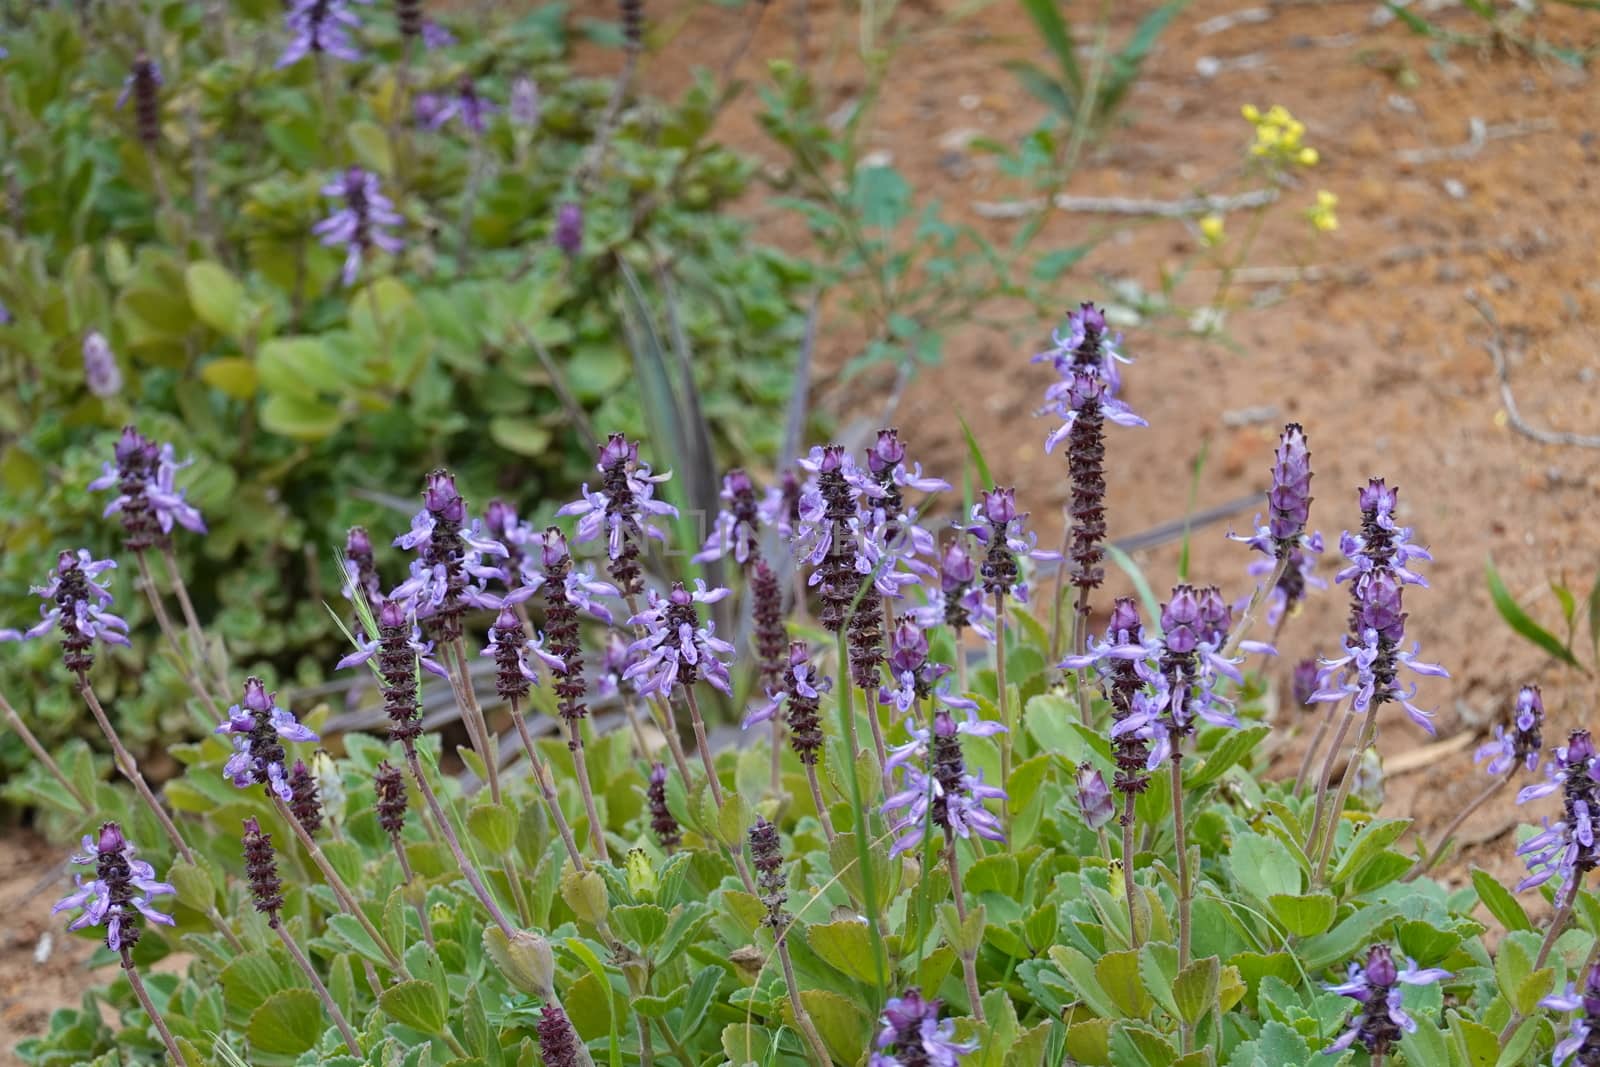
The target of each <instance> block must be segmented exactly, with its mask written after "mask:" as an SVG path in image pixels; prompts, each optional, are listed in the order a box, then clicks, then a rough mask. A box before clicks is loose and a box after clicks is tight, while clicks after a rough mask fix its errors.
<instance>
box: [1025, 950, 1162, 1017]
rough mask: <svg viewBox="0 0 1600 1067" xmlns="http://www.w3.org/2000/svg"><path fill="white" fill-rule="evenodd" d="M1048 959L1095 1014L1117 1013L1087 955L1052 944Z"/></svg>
mask: <svg viewBox="0 0 1600 1067" xmlns="http://www.w3.org/2000/svg"><path fill="white" fill-rule="evenodd" d="M1147 947H1148V946H1147ZM1050 961H1051V962H1052V963H1054V964H1055V965H1056V967H1057V968H1058V969H1059V970H1060V971H1061V973H1062V974H1063V975H1064V976H1065V977H1066V979H1067V982H1068V984H1069V985H1071V987H1072V991H1073V992H1074V993H1076V994H1077V995H1078V999H1079V1000H1081V1001H1083V1002H1084V1003H1085V1004H1087V1005H1089V1007H1090V1009H1091V1010H1093V1012H1094V1013H1095V1014H1096V1015H1104V1016H1107V1017H1114V1016H1115V1015H1116V1014H1117V1009H1116V1005H1114V1004H1113V1003H1112V1002H1111V998H1109V997H1107V996H1106V993H1105V990H1103V989H1101V988H1100V980H1099V979H1097V978H1096V977H1095V975H1094V964H1093V963H1092V962H1090V960H1089V957H1088V956H1085V955H1084V954H1083V953H1082V952H1079V951H1078V950H1077V949H1075V948H1071V947H1069V946H1066V945H1052V946H1051V948H1050ZM1151 992H1155V991H1154V990H1151Z"/></svg>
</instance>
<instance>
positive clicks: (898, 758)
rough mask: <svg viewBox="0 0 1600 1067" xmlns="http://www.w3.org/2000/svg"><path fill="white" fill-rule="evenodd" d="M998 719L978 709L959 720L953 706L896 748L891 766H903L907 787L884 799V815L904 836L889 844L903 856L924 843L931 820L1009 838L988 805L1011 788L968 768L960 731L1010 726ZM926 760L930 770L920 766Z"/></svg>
mask: <svg viewBox="0 0 1600 1067" xmlns="http://www.w3.org/2000/svg"><path fill="white" fill-rule="evenodd" d="M1004 730H1005V727H1004V726H1001V725H1000V724H999V723H997V722H986V721H984V720H982V719H979V718H978V717H977V714H976V712H968V714H967V718H966V719H965V720H964V721H962V722H960V723H957V722H956V720H955V718H954V717H952V716H951V714H950V713H949V712H948V711H944V710H940V711H938V712H936V713H935V714H934V716H933V726H932V728H931V729H929V728H927V727H923V728H919V729H917V730H913V731H912V734H911V737H912V739H911V741H910V742H909V743H907V744H904V745H901V746H899V747H897V748H895V749H894V750H893V751H892V752H891V753H890V754H889V759H888V762H887V764H886V765H885V768H886V769H887V770H890V771H893V770H896V769H898V770H899V771H900V774H901V777H902V783H901V785H902V788H901V789H900V791H899V792H898V793H895V794H894V795H893V796H891V797H889V798H888V799H887V800H885V801H884V802H883V809H882V810H883V816H884V818H885V819H888V820H890V821H891V825H890V828H889V829H890V831H891V832H892V833H894V834H897V835H898V836H897V837H896V838H895V842H894V844H893V845H892V846H891V847H890V849H889V854H890V855H891V856H898V855H899V854H900V853H902V852H907V851H910V850H912V849H915V848H918V847H919V846H921V844H922V842H923V835H924V833H925V832H926V829H927V826H928V824H930V823H931V824H932V825H934V826H937V827H939V828H940V829H942V830H943V831H944V832H945V836H946V838H947V839H948V838H952V837H970V836H971V835H973V834H977V835H978V836H979V837H984V838H988V839H989V840H991V841H1003V840H1005V834H1004V832H1003V831H1002V830H1001V828H1000V820H999V819H997V818H996V817H995V816H994V814H993V813H992V812H990V811H989V810H988V809H987V808H985V807H984V801H986V800H1004V799H1005V796H1006V794H1005V790H1003V789H997V788H995V787H994V786H988V785H984V784H983V775H982V772H980V773H979V774H978V775H977V776H976V777H974V776H973V775H971V774H968V773H967V770H966V763H965V760H964V759H963V757H962V755H961V739H960V735H962V734H969V735H971V736H973V737H988V736H992V735H993V734H997V733H1002V732H1004ZM919 762H920V763H922V764H924V765H925V766H926V767H927V770H926V771H924V770H923V769H922V768H921V767H919V766H917V764H918V763H919Z"/></svg>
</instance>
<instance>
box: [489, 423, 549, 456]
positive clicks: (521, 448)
mask: <svg viewBox="0 0 1600 1067" xmlns="http://www.w3.org/2000/svg"><path fill="white" fill-rule="evenodd" d="M550 438H551V433H550V428H549V427H548V426H545V425H544V424H543V423H541V422H539V420H537V419H534V418H530V417H528V416H526V415H496V416H494V417H493V418H491V419H490V420H489V439H490V440H492V441H493V442H494V443H495V444H497V445H499V446H500V447H501V448H503V449H505V450H506V451H507V452H515V453H516V454H517V455H519V456H542V455H544V454H545V453H546V452H548V451H549V450H550Z"/></svg>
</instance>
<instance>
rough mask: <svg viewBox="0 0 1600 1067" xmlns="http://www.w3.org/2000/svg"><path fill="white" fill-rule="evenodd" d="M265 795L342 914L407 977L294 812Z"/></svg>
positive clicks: (387, 943) (393, 952) (389, 948)
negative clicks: (276, 809)
mask: <svg viewBox="0 0 1600 1067" xmlns="http://www.w3.org/2000/svg"><path fill="white" fill-rule="evenodd" d="M266 792H267V795H268V796H269V797H271V798H272V802H273V804H275V805H276V806H277V808H278V814H279V815H281V816H283V821H284V822H286V823H288V824H289V829H290V830H292V831H294V835H295V837H297V838H299V840H300V846H301V847H302V848H304V849H305V850H306V851H307V852H309V853H310V854H311V862H312V863H315V864H316V865H317V870H319V871H321V872H322V877H323V879H324V880H325V881H326V882H327V883H328V888H329V889H331V890H333V895H334V896H336V897H338V898H339V902H340V903H341V904H342V905H344V910H345V911H347V912H349V913H350V915H351V917H352V918H354V919H355V921H356V922H357V923H359V924H361V929H362V932H364V933H365V934H366V935H367V936H368V937H370V938H372V943H373V944H375V945H377V946H378V951H379V952H382V953H383V958H384V960H385V961H386V962H387V963H388V964H389V966H390V967H391V968H392V969H393V970H394V972H395V973H396V974H400V975H404V974H405V973H406V968H405V964H403V963H402V962H401V961H400V957H399V956H397V955H395V951H394V949H393V948H392V947H391V946H390V945H389V942H388V941H387V940H385V938H384V936H383V935H382V934H381V933H379V932H378V928H377V927H376V926H373V925H372V920H371V919H368V918H367V915H366V912H364V911H362V910H361V907H360V905H358V904H357V903H356V897H355V894H354V893H352V892H350V887H349V886H348V885H345V882H344V879H343V878H341V877H339V872H338V871H336V870H335V869H334V867H333V864H332V863H330V862H329V861H328V857H327V856H325V855H323V853H322V849H321V847H320V846H318V844H317V843H316V841H315V840H313V839H312V837H311V835H310V834H309V833H307V832H306V828H305V827H304V826H301V825H300V820H299V819H297V818H295V815H294V812H292V811H290V810H289V805H288V804H286V803H284V800H283V798H282V797H280V796H279V795H278V794H277V793H274V792H273V791H272V790H271V789H270V788H269V789H267V791H266Z"/></svg>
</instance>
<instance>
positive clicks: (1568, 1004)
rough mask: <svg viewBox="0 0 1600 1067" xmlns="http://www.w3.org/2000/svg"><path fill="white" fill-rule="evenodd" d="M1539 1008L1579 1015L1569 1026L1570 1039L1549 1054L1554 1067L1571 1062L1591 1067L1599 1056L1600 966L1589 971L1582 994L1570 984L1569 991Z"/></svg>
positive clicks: (1544, 1001) (1541, 1003) (1560, 1042)
mask: <svg viewBox="0 0 1600 1067" xmlns="http://www.w3.org/2000/svg"><path fill="white" fill-rule="evenodd" d="M1539 1006H1540V1007H1543V1008H1550V1009H1552V1010H1554V1011H1570V1012H1576V1013H1577V1014H1576V1015H1574V1016H1573V1017H1572V1021H1571V1022H1570V1023H1568V1024H1567V1036H1566V1037H1564V1038H1562V1039H1561V1040H1560V1041H1557V1042H1556V1047H1555V1048H1554V1049H1552V1050H1551V1052H1550V1063H1551V1065H1552V1067H1562V1065H1563V1064H1566V1063H1568V1062H1569V1061H1570V1062H1572V1063H1573V1064H1574V1067H1591V1065H1592V1064H1593V1063H1594V1062H1595V1061H1596V1058H1597V1057H1600V966H1595V967H1591V968H1589V973H1588V974H1587V975H1585V976H1584V984H1583V989H1582V991H1581V992H1580V991H1579V990H1578V989H1577V987H1576V986H1574V985H1573V984H1572V983H1571V982H1568V983H1567V988H1566V992H1564V993H1553V994H1551V995H1550V996H1547V997H1545V998H1544V999H1543V1000H1541V1001H1539ZM1574 1057H1576V1059H1574Z"/></svg>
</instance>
